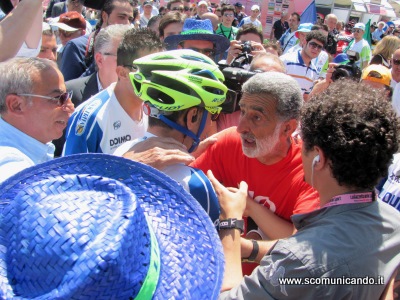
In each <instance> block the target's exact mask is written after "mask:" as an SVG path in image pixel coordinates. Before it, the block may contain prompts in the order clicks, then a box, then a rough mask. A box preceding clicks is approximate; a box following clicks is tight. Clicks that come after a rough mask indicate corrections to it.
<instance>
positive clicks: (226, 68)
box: [218, 41, 256, 114]
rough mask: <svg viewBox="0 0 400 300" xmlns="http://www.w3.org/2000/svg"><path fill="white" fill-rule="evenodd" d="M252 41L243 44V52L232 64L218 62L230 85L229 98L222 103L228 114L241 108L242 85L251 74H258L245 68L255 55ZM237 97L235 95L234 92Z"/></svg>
mask: <svg viewBox="0 0 400 300" xmlns="http://www.w3.org/2000/svg"><path fill="white" fill-rule="evenodd" d="M253 50H254V49H253V47H252V46H251V42H250V41H247V42H244V43H243V44H242V52H241V53H240V54H239V55H238V56H237V57H236V58H235V59H234V60H233V61H232V63H231V64H230V65H225V64H218V66H219V68H220V70H221V72H222V73H223V74H224V76H225V81H224V84H225V85H226V86H227V87H228V89H229V90H230V92H228V96H227V100H226V101H225V103H224V104H223V105H222V112H223V113H226V114H231V113H233V112H235V111H237V110H239V101H240V98H241V97H242V85H243V83H245V82H246V81H247V79H249V78H250V77H251V76H253V75H254V74H256V72H252V71H248V70H246V69H244V66H246V65H250V63H251V61H252V59H253V55H251V54H250V53H251V51H253ZM233 93H234V94H235V95H236V97H233V96H232V94H233Z"/></svg>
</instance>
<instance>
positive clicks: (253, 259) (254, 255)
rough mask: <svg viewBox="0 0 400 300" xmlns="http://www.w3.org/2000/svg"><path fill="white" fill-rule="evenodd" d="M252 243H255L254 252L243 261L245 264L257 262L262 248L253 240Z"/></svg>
mask: <svg viewBox="0 0 400 300" xmlns="http://www.w3.org/2000/svg"><path fill="white" fill-rule="evenodd" d="M251 242H252V243H253V250H251V253H250V256H249V257H247V258H243V259H242V261H243V262H255V261H256V258H257V255H258V251H259V249H260V247H259V246H258V242H257V241H256V240H251Z"/></svg>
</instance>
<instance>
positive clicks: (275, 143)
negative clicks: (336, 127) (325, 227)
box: [192, 72, 319, 258]
mask: <svg viewBox="0 0 400 300" xmlns="http://www.w3.org/2000/svg"><path fill="white" fill-rule="evenodd" d="M302 103H303V100H302V93H301V90H300V87H299V86H298V84H297V82H296V81H295V80H294V79H293V78H291V77H290V76H288V75H285V74H282V73H276V72H268V73H261V74H256V75H254V76H253V77H252V78H250V79H249V80H248V81H247V82H246V83H245V84H244V85H243V96H242V99H241V100H240V110H241V116H240V120H239V125H238V127H237V128H236V129H235V128H230V129H227V130H225V131H223V132H221V134H220V135H219V136H218V140H217V142H216V143H215V144H214V145H212V146H211V147H209V148H208V149H207V150H206V151H205V153H203V154H202V155H201V156H200V157H199V158H198V159H196V161H195V162H194V163H193V164H192V166H193V167H196V168H199V169H202V170H203V171H204V172H207V171H208V170H212V172H213V174H214V176H215V177H216V178H217V179H218V180H219V181H220V182H221V183H223V185H225V186H226V187H237V186H238V184H239V183H240V182H241V181H245V182H247V184H248V186H249V197H248V199H247V207H246V212H245V213H246V215H247V216H249V217H251V218H252V219H253V220H254V221H255V222H256V224H257V225H258V227H259V228H260V229H261V231H260V230H259V232H260V236H261V237H262V238H263V239H272V240H275V239H279V238H285V237H288V236H291V235H292V234H293V232H294V231H295V229H294V226H293V224H292V223H291V221H290V217H291V216H292V215H293V214H296V213H304V212H309V211H312V210H314V209H316V208H318V207H319V202H318V195H317V193H316V192H315V191H314V190H313V189H312V187H311V186H310V185H308V184H307V183H306V182H304V173H303V169H302V160H301V142H299V141H297V140H295V139H293V138H292V134H293V132H294V131H295V130H296V128H297V126H298V118H299V115H300V109H301V106H302ZM258 238H260V237H258ZM242 245H243V247H242V257H244V258H246V257H248V256H249V255H250V252H252V247H253V246H252V243H251V242H250V241H248V242H247V243H246V242H245V241H244V242H243V244H242Z"/></svg>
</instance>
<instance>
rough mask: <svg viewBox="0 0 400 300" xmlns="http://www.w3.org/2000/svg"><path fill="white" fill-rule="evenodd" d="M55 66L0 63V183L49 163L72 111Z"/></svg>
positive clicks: (44, 61) (36, 62)
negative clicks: (55, 144)
mask: <svg viewBox="0 0 400 300" xmlns="http://www.w3.org/2000/svg"><path fill="white" fill-rule="evenodd" d="M70 98H71V94H70V93H68V92H67V91H66V88H65V84H64V79H63V76H62V74H61V72H60V71H59V70H58V68H57V64H56V63H55V62H53V61H51V60H49V59H41V58H13V59H10V60H8V61H6V62H3V63H0V114H1V117H0V182H1V181H4V180H5V179H7V178H8V177H10V176H12V175H14V174H15V173H17V172H19V171H21V170H23V169H26V168H28V167H31V166H34V165H36V164H39V163H42V162H45V161H49V160H51V159H52V158H53V155H54V145H53V144H52V143H51V141H52V140H54V139H57V138H59V137H61V135H62V134H63V130H64V128H65V127H66V126H67V122H68V118H69V117H70V116H71V114H72V112H73V111H74V105H73V104H72V102H71V99H70Z"/></svg>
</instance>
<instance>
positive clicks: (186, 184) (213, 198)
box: [114, 132, 220, 224]
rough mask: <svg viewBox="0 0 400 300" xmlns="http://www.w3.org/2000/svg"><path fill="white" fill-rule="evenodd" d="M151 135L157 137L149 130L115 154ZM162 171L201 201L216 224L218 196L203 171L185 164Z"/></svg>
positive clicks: (126, 149) (121, 152) (125, 150)
mask: <svg viewBox="0 0 400 300" xmlns="http://www.w3.org/2000/svg"><path fill="white" fill-rule="evenodd" d="M149 137H155V135H153V134H151V133H149V132H147V133H146V134H145V136H144V137H142V138H138V139H136V140H133V141H129V142H126V143H124V144H123V145H121V146H120V147H118V149H117V150H115V151H114V155H117V156H122V155H123V154H125V153H126V152H127V151H128V150H129V149H130V148H131V147H132V146H133V145H135V144H137V143H140V142H142V141H144V140H145V139H147V138H149ZM161 171H162V172H164V173H165V174H167V175H168V176H170V177H171V178H172V179H174V180H175V181H177V182H178V183H180V184H181V185H182V186H183V188H184V189H185V190H186V191H188V192H189V193H190V194H191V195H192V196H193V197H194V198H195V199H196V200H197V201H198V202H199V203H200V205H201V206H202V207H203V208H204V210H205V211H206V212H207V214H208V215H209V217H210V218H211V221H212V222H213V223H214V224H216V223H215V222H216V221H217V220H218V219H219V213H220V209H219V202H218V197H217V195H216V194H215V191H214V188H213V187H212V184H211V182H210V180H209V179H208V178H207V176H206V175H205V174H204V173H203V171H201V170H199V169H196V168H192V167H189V166H186V165H184V164H175V165H171V166H168V167H166V168H164V169H163V170H161Z"/></svg>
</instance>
